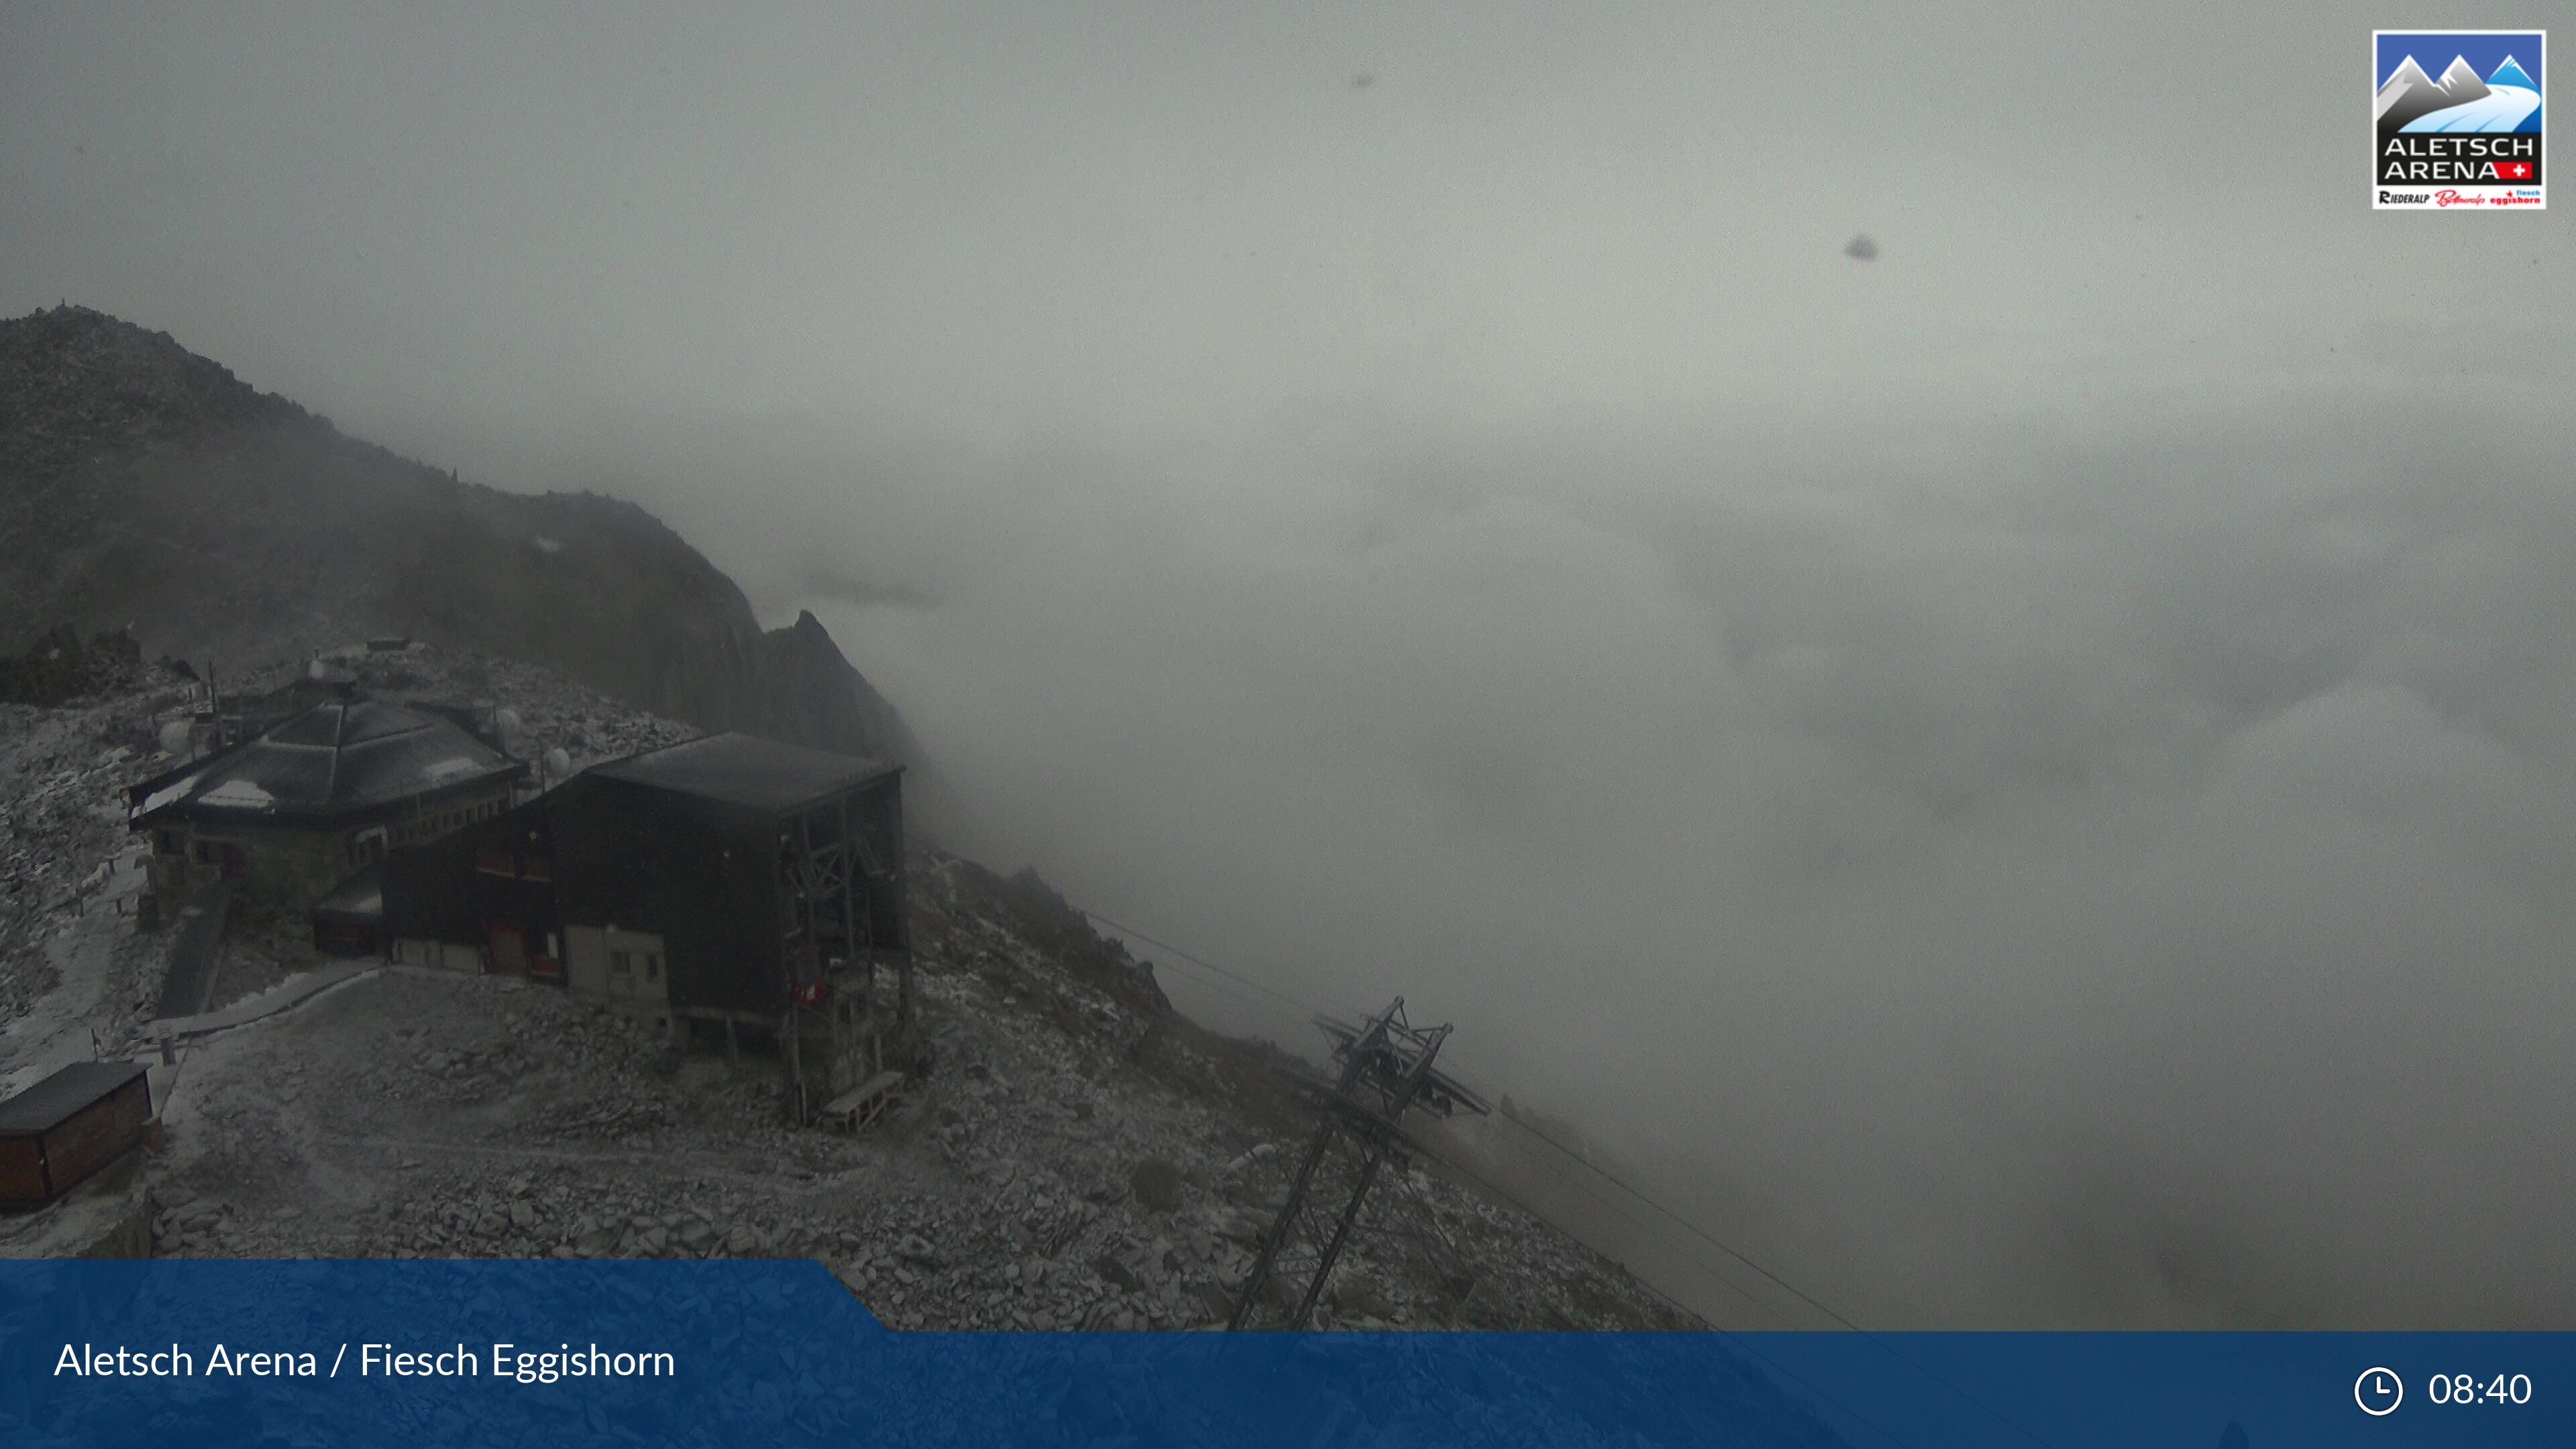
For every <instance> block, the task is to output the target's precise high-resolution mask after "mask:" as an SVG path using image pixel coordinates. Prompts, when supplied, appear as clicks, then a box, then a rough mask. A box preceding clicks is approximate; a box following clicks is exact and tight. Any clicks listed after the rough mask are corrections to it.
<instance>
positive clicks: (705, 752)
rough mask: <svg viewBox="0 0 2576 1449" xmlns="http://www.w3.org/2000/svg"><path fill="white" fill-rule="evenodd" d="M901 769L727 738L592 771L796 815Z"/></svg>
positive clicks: (756, 738) (750, 737) (632, 757)
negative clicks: (810, 804)
mask: <svg viewBox="0 0 2576 1449" xmlns="http://www.w3.org/2000/svg"><path fill="white" fill-rule="evenodd" d="M900 769H902V766H900V765H889V764H887V763H885V762H884V761H882V760H871V759H865V758H862V757H860V756H857V755H836V754H832V753H830V752H828V751H825V750H809V749H807V748H805V747H804V746H802V745H783V744H780V743H779V742H778V741H776V740H764V739H762V738H760V737H759V736H757V735H746V734H731V733H728V734H721V735H708V736H707V737H706V738H704V739H696V740H689V741H687V742H685V743H682V744H676V745H669V746H665V747H664V748H662V749H658V750H650V751H647V752H645V753H643V754H640V755H629V756H627V757H626V758H625V759H622V760H612V761H610V762H608V763H607V764H604V765H593V766H591V768H590V769H589V771H588V772H587V773H589V774H592V775H597V776H600V777H603V778H605V779H610V780H624V781H626V782H628V783H630V784H636V785H644V786H648V787H650V788H652V789H656V790H670V791H675V792H677V793H679V794H683V795H695V796H697V797H699V798H700V799H705V800H715V801H720V802H722V803H724V804H727V805H740V806H745V807H747V808H750V809H754V810H792V809H794V808H795V807H797V806H799V805H802V804H805V803H806V802H807V801H810V800H818V799H821V798H822V797H823V796H826V795H831V794H836V793H838V792H840V791H842V790H846V789H848V788H850V787H851V786H853V785H860V784H864V783H866V782H868V781H870V780H875V779H879V778H882V777H884V776H887V775H892V774H894V773H896V772H897V771H899V770H900Z"/></svg>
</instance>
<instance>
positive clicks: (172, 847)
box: [152, 830, 188, 855]
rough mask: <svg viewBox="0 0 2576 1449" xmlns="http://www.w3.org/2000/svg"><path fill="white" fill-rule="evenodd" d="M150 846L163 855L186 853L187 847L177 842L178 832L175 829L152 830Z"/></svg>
mask: <svg viewBox="0 0 2576 1449" xmlns="http://www.w3.org/2000/svg"><path fill="white" fill-rule="evenodd" d="M152 848H153V849H154V850H157V851H159V852H160V853H161V854H163V855H185V854H187V853H188V852H187V847H186V846H183V845H181V844H180V843H179V832H177V831H175V830H156V831H154V832H152Z"/></svg>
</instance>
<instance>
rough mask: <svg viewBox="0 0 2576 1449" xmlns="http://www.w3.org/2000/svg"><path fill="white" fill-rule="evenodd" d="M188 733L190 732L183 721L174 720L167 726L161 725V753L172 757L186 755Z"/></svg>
mask: <svg viewBox="0 0 2576 1449" xmlns="http://www.w3.org/2000/svg"><path fill="white" fill-rule="evenodd" d="M190 733H191V731H190V730H189V728H188V725H187V722H186V721H184V720H175V719H174V720H172V721H170V722H169V723H168V724H165V725H163V726H162V727H161V749H162V752H163V753H165V754H172V755H184V754H186V753H188V737H189V735H190Z"/></svg>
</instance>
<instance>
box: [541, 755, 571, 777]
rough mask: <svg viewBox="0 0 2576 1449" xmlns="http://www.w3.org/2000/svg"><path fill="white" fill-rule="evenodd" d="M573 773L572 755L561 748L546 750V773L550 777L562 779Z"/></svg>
mask: <svg viewBox="0 0 2576 1449" xmlns="http://www.w3.org/2000/svg"><path fill="white" fill-rule="evenodd" d="M571 773H572V756H570V755H568V754H565V753H564V752H563V750H562V749H561V748H556V749H551V750H548V751H546V775H547V776H548V778H550V779H556V780H560V779H562V778H564V777H565V776H567V775H569V774H571Z"/></svg>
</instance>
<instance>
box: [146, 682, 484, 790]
mask: <svg viewBox="0 0 2576 1449" xmlns="http://www.w3.org/2000/svg"><path fill="white" fill-rule="evenodd" d="M526 772H527V766H525V765H522V764H520V763H518V762H517V761H514V760H511V759H509V758H508V757H507V756H505V755H503V754H501V752H500V751H498V750H495V749H493V748H492V747H491V746H490V745H487V744H485V743H483V742H482V741H481V740H478V739H476V738H474V736H473V735H471V734H469V733H467V732H466V731H465V730H463V729H461V728H459V727H458V726H457V725H456V724H454V723H453V722H451V721H448V720H445V719H441V718H439V717H438V716H436V715H433V714H426V713H423V712H421V711H419V710H416V709H410V708H407V707H405V706H403V705H399V704H390V703H387V702H385V701H383V700H375V699H353V700H341V701H334V702H332V703H329V704H319V705H315V706H314V707H313V708H311V709H308V710H306V711H304V712H303V713H302V714H299V715H296V716H295V717H294V718H292V719H288V720H285V721H282V722H281V723H279V724H278V725H277V726H276V727H274V728H272V729H270V730H268V731H267V732H266V733H264V734H262V735H260V736H258V737H257V738H255V739H251V740H247V741H244V742H243V743H241V744H239V745H236V746H234V747H233V748H232V749H230V750H226V751H224V752H222V753H220V754H216V755H212V756H209V757H207V758H206V759H203V760H200V761H197V762H195V763H193V764H188V765H182V766H180V767H178V768H177V769H175V770H171V771H169V772H167V773H165V774H163V775H161V776H160V777H159V778H157V779H154V780H147V781H145V782H144V783H143V784H141V785H137V786H135V787H134V794H135V795H136V799H135V807H134V813H135V818H136V819H138V820H139V819H142V818H145V817H149V816H152V815H155V814H158V813H159V812H162V811H165V810H169V811H176V812H178V813H180V814H184V815H188V816H191V817H194V818H198V819H241V820H256V819H260V818H263V817H271V816H277V817H286V818H291V819H303V820H328V819H335V818H340V817H345V816H350V815H356V814H362V813H364V812H366V811H369V810H373V809H375V808H377V807H378V806H383V805H390V804H393V803H395V802H397V801H400V800H405V799H409V798H411V797H414V796H419V795H431V794H437V793H441V792H444V791H448V790H452V789H455V788H457V787H459V786H463V785H468V784H473V783H476V782H479V781H490V780H496V779H503V778H509V777H515V776H517V775H521V774H525V773H526Z"/></svg>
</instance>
